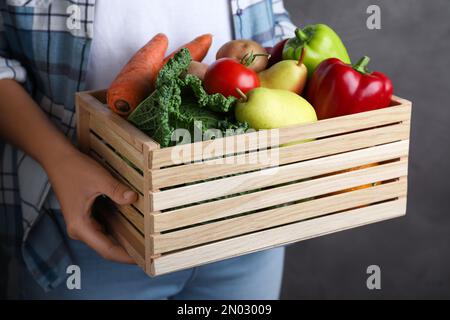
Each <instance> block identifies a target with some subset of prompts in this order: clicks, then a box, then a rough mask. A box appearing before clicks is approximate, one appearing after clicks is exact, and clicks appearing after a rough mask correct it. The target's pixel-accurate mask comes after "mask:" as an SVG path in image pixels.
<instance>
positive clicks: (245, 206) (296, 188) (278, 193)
mask: <svg viewBox="0 0 450 320" xmlns="http://www.w3.org/2000/svg"><path fill="white" fill-rule="evenodd" d="M406 174H407V162H406V161H404V160H403V161H398V162H394V163H389V164H384V165H379V166H375V167H369V168H365V169H361V170H355V171H349V172H345V173H341V174H337V175H333V176H327V177H323V178H318V179H314V180H307V181H303V182H299V183H295V184H290V185H287V186H282V187H278V188H273V189H268V190H263V191H258V192H253V193H250V194H245V195H240V196H236V197H232V198H227V199H222V200H217V201H213V202H207V203H202V204H198V205H195V206H190V207H186V208H181V209H176V210H172V211H167V212H162V213H156V214H153V215H154V217H153V220H154V224H155V229H156V230H170V229H176V228H180V227H183V226H189V225H192V224H196V223H202V222H206V221H211V220H215V219H221V218H225V217H228V216H232V215H236V214H240V213H245V212H250V211H254V210H259V209H263V208H267V207H270V206H276V205H280V204H284V203H287V202H292V201H297V200H302V199H308V198H311V197H317V196H319V195H324V194H327V193H332V192H337V191H341V190H345V189H348V188H353V187H357V186H361V185H365V184H369V183H373V182H378V181H384V180H389V179H394V178H398V177H402V176H405V175H406Z"/></svg>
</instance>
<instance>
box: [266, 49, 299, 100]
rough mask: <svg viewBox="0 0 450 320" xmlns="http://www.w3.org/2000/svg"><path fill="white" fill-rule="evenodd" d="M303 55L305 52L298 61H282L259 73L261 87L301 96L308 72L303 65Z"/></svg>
mask: <svg viewBox="0 0 450 320" xmlns="http://www.w3.org/2000/svg"><path fill="white" fill-rule="evenodd" d="M304 53H305V50H303V52H302V55H301V57H300V60H299V61H296V60H283V61H280V62H278V63H276V64H274V65H273V66H272V67H270V68H269V69H267V70H264V71H261V72H260V73H259V80H260V82H261V87H263V88H269V89H281V90H288V91H292V92H294V93H297V94H302V92H303V89H304V88H305V85H306V80H307V78H308V70H307V68H306V66H305V65H304V64H303V58H304V56H305V54H304Z"/></svg>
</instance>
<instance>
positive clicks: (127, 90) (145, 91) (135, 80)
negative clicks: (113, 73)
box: [106, 33, 168, 116]
mask: <svg viewBox="0 0 450 320" xmlns="http://www.w3.org/2000/svg"><path fill="white" fill-rule="evenodd" d="M167 46H168V39H167V37H166V35H164V34H162V33H159V34H157V35H156V36H154V37H153V39H151V40H150V41H149V42H148V43H147V44H146V45H145V46H143V47H142V48H141V49H140V50H139V51H138V52H136V54H135V55H134V56H133V57H132V58H131V59H130V61H128V63H127V64H126V65H125V66H124V67H123V69H122V70H121V71H120V73H119V74H118V75H117V77H116V79H115V80H114V81H113V82H112V84H111V86H110V87H109V89H108V92H107V97H106V99H107V103H108V106H109V107H110V108H111V109H112V110H113V111H114V112H116V113H118V114H120V115H122V116H126V115H128V114H129V113H131V112H132V111H133V110H134V109H135V108H136V107H137V106H138V105H139V103H141V101H142V100H144V99H145V98H147V96H148V95H149V94H150V93H151V92H152V90H153V89H154V86H155V81H156V77H157V76H158V73H159V70H160V69H161V68H162V66H163V59H164V55H165V54H166V51H167Z"/></svg>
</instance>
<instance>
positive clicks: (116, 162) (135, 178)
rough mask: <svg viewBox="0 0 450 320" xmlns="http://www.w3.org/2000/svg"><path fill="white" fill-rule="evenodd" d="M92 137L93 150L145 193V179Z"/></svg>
mask: <svg viewBox="0 0 450 320" xmlns="http://www.w3.org/2000/svg"><path fill="white" fill-rule="evenodd" d="M90 137H91V143H90V144H91V149H92V150H93V151H95V152H96V153H97V154H99V155H100V156H101V157H102V158H103V159H105V160H106V162H107V163H108V164H109V165H110V166H111V167H113V168H114V169H115V170H116V171H117V172H119V173H120V174H121V175H122V176H123V177H124V178H125V179H127V180H128V181H129V182H130V183H131V184H132V185H133V187H134V188H135V189H137V190H139V191H140V192H141V193H143V188H144V178H143V177H142V176H141V175H140V174H139V173H138V172H137V171H136V170H134V169H133V168H131V167H130V165H129V164H128V163H126V162H125V161H124V160H123V159H121V158H120V157H119V156H118V155H117V154H115V153H114V151H112V150H111V149H110V148H109V147H108V146H107V145H105V144H104V143H103V142H102V141H100V140H99V139H98V138H97V137H96V136H94V135H93V134H91V136H90Z"/></svg>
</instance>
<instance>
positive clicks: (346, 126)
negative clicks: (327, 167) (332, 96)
mask: <svg viewBox="0 0 450 320" xmlns="http://www.w3.org/2000/svg"><path fill="white" fill-rule="evenodd" d="M392 105H395V106H394V107H390V108H384V109H378V110H373V111H368V112H362V113H357V114H352V115H348V116H344V117H338V118H332V119H326V120H321V121H320V122H317V123H310V124H303V125H299V126H293V127H287V128H281V129H278V130H279V144H286V143H290V142H294V141H303V140H309V139H316V138H322V137H328V136H332V135H336V134H341V133H345V132H351V131H357V130H362V129H368V128H373V127H377V126H383V125H388V124H393V123H397V122H402V121H404V120H406V119H409V118H410V115H411V102H410V101H407V100H405V99H402V98H399V97H393V100H392ZM237 137H238V138H239V139H242V140H240V141H242V143H241V144H237V143H236V142H235V141H236V139H237ZM211 143H212V142H211V141H204V142H196V143H192V144H191V155H192V158H191V159H190V162H193V161H198V160H206V159H207V157H206V158H205V157H204V156H203V150H204V149H206V148H208V146H209V145H210V144H211ZM223 145H234V146H235V148H234V149H233V152H235V153H240V152H247V151H255V150H256V149H258V133H249V134H245V135H239V136H234V137H233V136H232V137H226V138H224V139H223ZM274 145H275V144H274ZM274 145H270V144H269V146H274ZM174 148H176V147H171V148H163V149H159V150H156V151H155V152H152V154H151V157H152V158H151V161H150V164H151V167H152V168H159V167H166V166H171V165H173V159H172V152H174ZM227 151H228V150H227V149H226V148H223V149H222V150H219V151H218V153H217V154H216V155H217V156H222V155H226V154H228V153H227Z"/></svg>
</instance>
